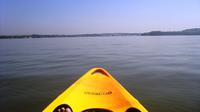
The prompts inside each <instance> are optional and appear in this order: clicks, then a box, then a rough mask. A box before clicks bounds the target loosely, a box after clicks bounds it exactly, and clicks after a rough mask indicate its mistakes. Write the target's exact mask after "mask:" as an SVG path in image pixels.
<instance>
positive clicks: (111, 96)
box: [43, 68, 148, 112]
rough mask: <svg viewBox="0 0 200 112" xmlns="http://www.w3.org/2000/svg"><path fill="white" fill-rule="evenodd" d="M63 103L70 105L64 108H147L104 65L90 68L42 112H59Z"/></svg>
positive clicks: (130, 111) (141, 111)
mask: <svg viewBox="0 0 200 112" xmlns="http://www.w3.org/2000/svg"><path fill="white" fill-rule="evenodd" d="M62 106H63V107H65V108H67V107H68V108H69V109H70V110H69V111H64V112H72V111H73V112H148V111H147V110H146V109H145V108H144V107H143V106H142V105H141V104H140V103H139V101H138V100H137V99H136V98H134V97H133V96H132V95H131V94H130V93H128V91H126V89H125V88H123V87H122V86H121V85H120V84H119V82H117V81H116V80H115V79H114V78H113V77H112V76H111V75H110V74H109V73H108V72H107V71H106V70H105V69H103V68H93V69H91V70H89V71H88V72H87V73H86V74H85V75H83V76H82V77H81V78H80V79H79V80H77V81H76V82H75V83H74V84H72V85H71V86H70V87H69V88H68V89H67V90H65V91H64V92H63V93H62V94H61V95H59V96H58V97H57V98H56V99H55V100H54V101H53V102H52V103H51V104H49V105H48V106H47V107H46V108H45V109H44V110H43V112H59V111H58V110H56V109H58V108H62ZM60 112H62V111H60Z"/></svg>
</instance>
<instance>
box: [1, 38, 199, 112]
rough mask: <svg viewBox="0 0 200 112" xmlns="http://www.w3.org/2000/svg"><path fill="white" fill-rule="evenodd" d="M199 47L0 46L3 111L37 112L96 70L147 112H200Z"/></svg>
mask: <svg viewBox="0 0 200 112" xmlns="http://www.w3.org/2000/svg"><path fill="white" fill-rule="evenodd" d="M199 43H200V37H199V36H174V37H173V36H169V37H167V36H163V37H159V36H156V37H153V36H152V37H151V36H146V37H140V36H130V37H88V38H87V37H84V38H51V39H50V38H43V39H11V40H10V39H5V40H0V105H1V111H4V112H10V111H11V110H12V111H18V112H20V111H23V112H25V111H27V112H39V111H41V110H43V109H44V108H45V106H47V105H48V104H49V103H50V102H51V101H52V100H53V99H54V98H55V97H56V96H57V95H59V94H60V93H61V92H62V91H63V90H64V89H66V88H67V87H68V86H69V85H70V84H72V83H73V82H74V81H76V80H77V79H78V78H79V77H80V76H81V75H82V74H84V73H85V72H86V71H87V70H89V69H90V68H92V67H95V66H100V67H104V68H105V69H107V70H108V71H109V72H110V73H111V74H113V76H114V77H115V78H117V80H119V81H120V82H121V84H122V85H124V87H125V88H127V89H128V90H129V91H130V92H131V93H132V94H133V95H134V96H135V97H137V98H138V99H139V101H140V102H141V103H142V104H143V105H144V106H145V107H146V108H147V109H148V110H149V111H150V112H169V111H171V112H181V111H182V112H198V111H200V107H199V105H200V69H199V68H200V44H199Z"/></svg>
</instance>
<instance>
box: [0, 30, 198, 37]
mask: <svg viewBox="0 0 200 112" xmlns="http://www.w3.org/2000/svg"><path fill="white" fill-rule="evenodd" d="M184 35H200V28H192V29H186V30H182V31H151V32H146V33H99V34H98V33H95V34H74V35H40V34H32V35H0V39H18V38H19V39H20V38H59V37H102V36H184Z"/></svg>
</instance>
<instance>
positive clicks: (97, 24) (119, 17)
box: [0, 0, 200, 35]
mask: <svg viewBox="0 0 200 112" xmlns="http://www.w3.org/2000/svg"><path fill="white" fill-rule="evenodd" d="M194 27H200V0H0V35H3V34H4V35H5V34H80V33H103V32H105V33H106V32H146V31H151V30H182V29H185V28H194Z"/></svg>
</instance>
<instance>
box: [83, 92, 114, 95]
mask: <svg viewBox="0 0 200 112" xmlns="http://www.w3.org/2000/svg"><path fill="white" fill-rule="evenodd" d="M84 94H87V95H111V94H112V91H106V92H90V91H85V92H84Z"/></svg>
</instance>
